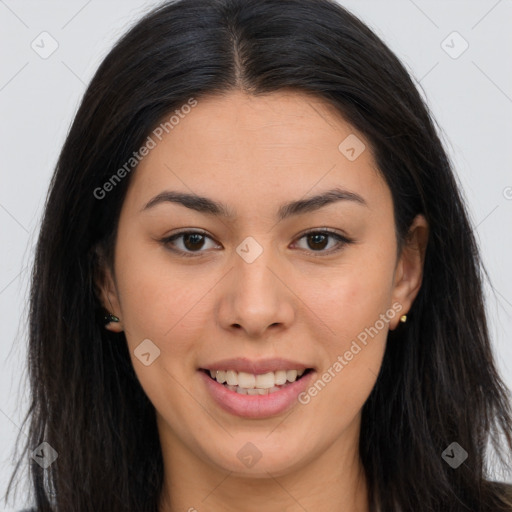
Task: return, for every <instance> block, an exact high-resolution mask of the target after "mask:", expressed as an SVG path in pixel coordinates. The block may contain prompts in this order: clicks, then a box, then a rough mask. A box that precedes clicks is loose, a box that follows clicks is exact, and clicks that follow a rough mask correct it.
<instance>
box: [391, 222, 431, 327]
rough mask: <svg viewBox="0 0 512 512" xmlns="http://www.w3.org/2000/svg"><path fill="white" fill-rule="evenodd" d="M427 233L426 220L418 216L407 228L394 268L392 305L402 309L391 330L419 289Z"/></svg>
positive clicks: (408, 308)
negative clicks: (395, 304) (394, 304)
mask: <svg viewBox="0 0 512 512" xmlns="http://www.w3.org/2000/svg"><path fill="white" fill-rule="evenodd" d="M428 233H429V228H428V222H427V220H426V219H425V217H424V216H423V215H421V214H418V215H417V216H416V217H415V218H414V220H413V222H412V224H411V227H410V228H409V232H408V236H407V238H406V240H405V242H404V246H403V248H402V252H401V254H400V257H399V260H398V263H397V267H396V272H395V283H394V289H393V297H392V303H395V302H398V303H399V304H400V305H401V306H402V309H401V310H400V313H399V316H397V317H396V318H395V319H394V320H393V321H392V322H391V325H390V329H391V330H394V329H396V328H397V326H398V324H399V322H400V319H401V317H402V316H403V315H407V313H408V311H409V310H410V308H411V306H412V304H413V302H414V299H415V298H416V296H417V294H418V292H419V290H420V288H421V283H422V279H423V268H424V262H425V254H426V248H427V243H428Z"/></svg>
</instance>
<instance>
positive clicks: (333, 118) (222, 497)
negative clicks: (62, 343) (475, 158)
mask: <svg viewBox="0 0 512 512" xmlns="http://www.w3.org/2000/svg"><path fill="white" fill-rule="evenodd" d="M350 134H356V135H357V137H358V138H359V139H360V140H361V141H363V142H364V144H365V145H366V149H365V150H364V151H363V152H362V153H361V154H360V156H359V157H358V158H356V159H355V160H354V161H350V160H349V159H347V158H346V156H345V155H344V154H342V153H341V152H340V150H339V149H338V146H339V144H340V143H341V142H342V141H343V140H344V139H345V138H346V137H347V136H348V135H350ZM130 179H131V182H130V185H129V188H128V192H127V195H126V198H125V201H124V203H123V207H122V211H121V214H120V220H119V229H118V234H117V240H116V249H115V257H114V267H113V272H111V271H110V270H109V269H106V272H105V279H104V280H103V281H102V283H101V288H102V301H103V303H104V305H105V307H106V308H107V309H108V310H109V311H110V312H112V313H113V314H115V315H116V316H118V317H119V318H120V322H119V323H110V324H108V325H107V329H110V330H111V331H115V332H119V331H123V330H124V331H125V334H126V339H127V343H128V345H129V349H130V354H131V357H132V362H133V366H134V368H135V371H136V374H137V377H138V379H139V380H140V383H141V385H142V387H143V389H144V391H145V392H146V394H147V396H148V397H149V399H150V400H151V402H152V403H153V404H154V406H155V409H156V414H157V424H158V430H159V436H160V440H161V445H162V451H163V457H164V466H165V468H164V482H165V483H164V489H163V493H162V497H161V503H160V508H159V510H160V512H177V511H190V512H192V511H194V510H197V511H209V512H221V511H222V512H225V511H228V512H231V511H239V510H245V511H248V512H253V511H254V512H255V511H259V510H266V511H267V512H278V511H279V512H283V511H286V512H296V511H301V512H302V511H303V510H304V509H306V510H323V511H325V512H331V511H332V512H334V511H339V510H350V511H354V512H355V511H357V512H368V510H369V508H368V501H367V486H366V481H365V478H364V473H363V470H362V465H361V462H360V459H359V455H358V440H359V431H360V420H361V408H362V407H363V404H364V403H365V401H366V399H367V397H368V395H369V394H370V392H371V390H372V388H373V386H374V384H375V380H376V376H377V374H378V372H379V368H380V365H381V363H382V357H383V354H384V349H385V345H386V337H387V332H388V329H396V328H397V327H398V325H399V317H400V315H402V314H406V313H407V311H408V310H409V309H410V307H411V304H412V303H413V301H414V299H415V297H416V295H417V293H418V291H419V288H420V286H421V278H422V272H423V261H424V252H425V247H426V243H427V238H428V225H427V222H426V220H425V218H424V217H423V216H421V215H419V216H418V217H416V218H415V219H414V222H413V224H412V226H411V230H410V240H409V243H408V244H407V245H406V246H405V247H404V248H403V250H402V251H401V253H400V254H398V250H397V243H396V237H395V231H394V229H395V228H394V217H393V203H392V196H391V192H390V190H389V188H388V187H387V185H386V183H385V182H384V180H383V179H382V177H381V176H380V174H379V173H378V171H377V169H376V164H375V160H374V157H373V155H372V152H371V148H370V145H369V142H368V141H367V140H366V139H365V138H364V136H363V135H361V134H360V133H358V132H357V131H356V130H355V129H354V128H353V127H351V126H350V125H349V124H348V123H347V122H346V121H345V120H344V119H343V118H342V117H340V115H339V114H338V113H337V112H336V111H335V110H334V109H333V108H332V107H330V106H329V105H328V104H326V103H324V102H323V101H322V100H321V99H318V98H315V97H312V96H310V95H306V94H303V93H300V92H293V91H280V92H278V93H272V94H269V95H265V96H258V97H254V96H251V95H247V94H245V93H242V92H238V91H237V92H230V93H227V94H225V95H223V96H216V97H209V98H201V99H199V100H198V104H197V106H196V107H195V108H193V109H192V111H191V112H190V113H189V114H188V115H186V116H185V117H184V118H183V119H181V120H180V122H179V124H177V125H176V126H175V127H174V129H173V130H172V131H170V132H169V133H168V134H166V135H165V136H164V137H163V139H162V141H161V142H159V143H158V144H157V146H156V147H155V148H154V149H152V150H151V151H150V153H149V154H148V155H147V156H146V157H145V158H144V159H143V161H142V162H141V163H140V164H139V166H138V168H137V170H136V172H134V173H133V175H132V176H131V178H130ZM334 187H340V188H343V189H346V190H349V191H351V192H354V193H357V194H359V195H360V196H362V197H363V198H364V200H365V201H366V203H367V206H364V205H361V204H358V203H356V202H354V201H338V202H335V203H332V204H329V205H328V206H324V207H323V208H321V209H318V210H316V211H314V212H308V213H305V214H302V215H298V216H295V217H290V218H288V219H285V220H282V221H280V222H277V220H276V212H277V210H278V208H279V206H280V205H281V204H283V203H285V202H289V201H293V200H298V199H303V198H305V197H310V196H312V195H316V194H318V193H320V192H323V191H326V190H329V189H332V188H334ZM165 190H174V191H180V192H187V193H191V192H193V193H196V194H199V195H202V196H207V197H209V198H212V199H214V200H216V201H220V202H222V203H224V204H226V205H227V206H228V207H229V208H230V209H231V210H232V211H233V212H234V214H235V216H234V217H233V218H232V219H226V218H216V217H214V216H212V215H207V214H204V213H199V212H197V211H193V210H191V209H189V208H186V207H185V206H182V205H178V204H175V203H171V202H167V203H160V204H158V205H155V206H154V207H152V208H149V209H147V210H144V211H141V210H142V209H143V208H144V206H145V205H146V204H147V203H148V202H149V201H150V200H151V199H152V198H153V197H154V196H156V195H158V194H159V193H161V192H163V191H165ZM322 228H330V229H332V230H334V231H337V232H339V233H340V234H344V235H345V236H347V237H349V238H352V239H354V240H355V241H354V243H351V244H347V245H343V244H342V245H341V246H339V247H340V250H338V251H337V252H332V250H333V249H335V248H336V247H337V246H338V243H337V241H336V239H335V238H329V239H328V240H327V241H326V242H324V243H323V245H322V243H319V242H318V239H317V241H316V242H315V240H313V241H311V239H309V242H308V237H304V235H303V232H304V231H306V230H308V231H310V230H315V231H321V229H322ZM186 229H193V230H204V231H206V232H207V234H208V237H210V238H208V237H207V238H204V239H201V238H200V239H199V240H196V241H193V242H192V243H191V242H190V240H188V242H187V238H186V237H181V238H179V239H177V240H175V242H174V246H173V245H172V243H168V244H167V246H166V245H165V243H163V242H162V241H161V239H163V238H164V237H166V236H169V235H171V234H176V233H177V232H178V231H182V230H186ZM248 236H251V237H253V238H254V239H255V240H256V241H257V242H258V243H259V244H260V246H261V247H262V249H263V252H262V254H261V255H260V256H259V257H258V258H257V259H256V260H255V261H254V262H252V263H250V264H249V263H247V262H246V261H245V260H244V259H242V258H241V257H240V256H239V255H238V254H237V252H236V248H237V246H238V245H239V244H240V243H241V242H242V241H243V240H244V239H245V238H246V237H248ZM201 242H202V245H201ZM194 244H195V245H194ZM315 244H316V245H315ZM171 247H174V249H175V250H177V251H179V250H181V251H185V252H186V251H187V249H188V252H189V253H191V252H192V253H193V254H196V255H198V256H196V257H188V258H187V257H180V256H179V254H177V253H175V252H172V250H171ZM194 250H195V252H194ZM394 303H395V304H396V303H398V304H399V307H400V306H401V310H400V312H399V313H396V314H395V315H394V317H393V318H391V319H389V321H388V322H386V323H385V326H384V328H381V329H380V330H379V331H378V334H377V335H374V337H373V338H369V339H368V343H367V345H366V346H364V347H363V348H362V350H361V351H360V352H359V353H358V354H357V355H355V356H354V357H353V359H352V360H351V361H349V362H348V361H347V364H346V366H344V367H343V369H342V371H340V372H339V373H337V374H336V377H334V378H332V379H331V381H330V382H329V383H328V384H327V385H326V386H325V387H324V388H323V389H322V390H321V391H320V392H319V393H318V394H317V395H316V396H315V397H313V398H311V400H310V402H309V403H307V404H306V405H303V404H299V403H297V404H295V405H294V406H293V408H292V409H291V411H287V412H286V413H283V414H280V415H278V416H274V417H272V418H266V419H261V418H260V419H244V418H240V417H237V416H234V415H232V414H230V413H228V412H226V411H224V410H223V409H221V408H219V407H218V406H217V405H216V404H215V403H214V402H213V401H212V399H211V398H210V396H209V394H208V392H207V390H206V387H205V385H204V382H203V381H202V379H201V378H200V375H199V374H198V372H197V368H199V367H204V365H206V364H207V363H212V362H214V361H218V360H220V359H224V358H228V357H235V356H240V357H247V358H249V359H254V360H256V359H264V358H268V357H283V358H287V357H288V358H289V357H293V359H295V360H298V361H301V362H303V363H304V364H306V365H307V366H308V367H314V368H316V369H317V377H319V376H321V375H322V374H323V373H324V372H325V371H327V369H328V368H330V367H331V368H332V366H333V364H334V363H335V362H336V361H337V358H338V356H339V355H343V354H344V353H345V352H346V351H347V350H349V349H350V347H351V343H352V342H353V341H354V340H356V339H357V336H358V334H360V333H361V332H362V331H364V329H365V328H367V327H370V326H374V325H375V323H376V321H377V320H378V319H379V318H380V315H381V314H385V313H386V311H387V310H390V309H392V305H393V304H394ZM400 328H403V329H406V328H407V324H405V325H402V324H400ZM144 339H150V340H151V341H152V342H153V343H154V344H155V345H156V346H157V347H158V348H159V350H160V356H159V357H158V358H156V359H155V360H154V362H153V363H152V364H150V365H149V366H145V365H143V364H141V362H140V360H139V359H138V358H137V357H136V356H135V355H134V350H135V349H136V348H137V346H138V345H139V344H140V343H141V341H142V340H144ZM360 345H361V344H360ZM361 346H362V345H361ZM315 380H316V379H315ZM247 442H251V443H252V444H253V445H255V446H256V447H257V449H258V450H259V452H260V453H261V455H262V456H261V459H260V460H259V461H258V462H257V463H256V464H255V465H253V466H252V467H250V468H248V467H245V466H244V464H242V463H241V461H240V460H239V458H238V457H237V453H238V451H239V450H240V449H241V448H242V447H243V446H244V445H245V444H246V443H247Z"/></svg>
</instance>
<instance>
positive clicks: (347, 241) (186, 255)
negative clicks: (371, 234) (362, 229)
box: [160, 229, 355, 258]
mask: <svg viewBox="0 0 512 512" xmlns="http://www.w3.org/2000/svg"><path fill="white" fill-rule="evenodd" d="M185 235H203V236H204V237H206V238H210V240H213V238H211V237H210V236H209V235H208V234H207V233H206V232H204V231H196V230H194V231H181V232H180V233H175V234H174V235H171V236H168V237H165V238H162V239H161V240H160V242H161V243H162V244H163V245H164V246H165V247H167V248H168V249H169V250H171V251H173V252H175V253H177V254H178V255H179V256H180V257H184V258H190V257H192V258H194V257H198V256H200V255H201V253H203V252H205V251H201V250H199V251H189V252H187V251H183V250H181V249H173V248H171V247H169V246H170V244H171V242H174V241H175V240H176V239H178V238H180V237H183V236H185ZM308 235H328V236H330V237H332V238H335V239H336V240H337V241H338V246H337V247H336V248H335V249H330V250H328V251H323V250H320V251H306V252H307V253H309V254H313V255H314V256H317V255H318V254H320V256H321V255H330V254H333V253H335V252H338V251H340V250H341V249H342V248H343V247H344V246H346V245H349V244H351V243H353V242H354V241H355V240H353V239H350V238H347V237H346V236H343V235H341V234H339V233H337V232H336V231H332V230H330V229H316V230H311V231H307V232H305V233H302V234H301V235H300V236H299V237H298V238H297V240H301V239H302V238H304V237H306V236H308Z"/></svg>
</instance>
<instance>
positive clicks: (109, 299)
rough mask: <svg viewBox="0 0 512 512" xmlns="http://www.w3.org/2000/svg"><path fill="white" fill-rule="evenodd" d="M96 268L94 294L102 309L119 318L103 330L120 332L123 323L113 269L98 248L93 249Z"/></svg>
mask: <svg viewBox="0 0 512 512" xmlns="http://www.w3.org/2000/svg"><path fill="white" fill-rule="evenodd" d="M95 253H96V262H97V264H96V267H95V273H94V284H95V288H96V294H97V296H98V299H99V300H100V302H101V305H102V306H103V308H104V309H105V310H106V311H107V312H108V313H111V314H112V315H114V316H117V318H119V322H109V323H108V324H106V325H105V329H107V330H109V331H112V332H122V331H123V322H122V316H121V306H120V302H119V295H118V292H117V286H116V281H115V276H114V272H113V269H111V268H110V265H108V262H107V259H106V257H105V255H104V251H103V250H102V249H100V248H98V247H97V248H96V249H95Z"/></svg>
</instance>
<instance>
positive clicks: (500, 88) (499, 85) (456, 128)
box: [0, 0, 512, 510]
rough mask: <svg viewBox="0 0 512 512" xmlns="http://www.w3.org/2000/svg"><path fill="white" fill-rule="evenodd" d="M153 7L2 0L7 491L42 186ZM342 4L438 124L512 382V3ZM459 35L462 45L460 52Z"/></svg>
mask: <svg viewBox="0 0 512 512" xmlns="http://www.w3.org/2000/svg"><path fill="white" fill-rule="evenodd" d="M158 3H159V2H156V1H149V0H147V1H143V0H123V1H120V0H116V1H114V0H103V1H100V0H89V1H86V0H73V1H69V0H67V1H64V0H62V1H55V0H53V1H44V2H41V1H40V0H38V1H29V0H0V45H1V46H0V47H1V48H2V51H1V66H0V108H1V123H0V126H1V128H0V129H1V133H0V141H1V150H2V151H1V153H0V154H1V160H0V176H1V181H0V184H1V186H0V226H1V250H0V254H1V265H0V315H1V316H0V319H1V325H2V335H1V338H0V352H1V358H0V365H1V367H0V368H1V369H0V372H1V376H0V453H1V454H2V460H1V461H0V464H1V465H0V468H1V469H0V493H2V494H3V493H4V492H5V488H6V484H7V480H8V478H9V477H10V474H11V471H12V468H13V465H12V450H13V446H14V441H15V436H16V435H17V434H18V432H19V425H20V424H21V418H22V415H24V414H25V412H26V408H27V405H28V398H27V387H26V372H25V369H24V368H25V356H26V349H25V346H26V308H27V290H28V277H29V271H30V265H31V262H32V256H33V247H34V244H35V242H36V239H37V233H38V225H39V220H40V216H41V213H42V207H43V204H44V199H45V195H46V191H47V187H48V184H49V180H50V177H51V175H52V172H53V168H54V166H55V163H56V160H57V157H58V153H59V151H60V148H61V146H62V143H63V142H64V138H65V136H66V133H67V131H68V128H69V126H70V123H71V120H72V118H73V116H74V114H75V112H76V109H77V107H78V103H79V101H80V99H81V97H82V95H83V93H84V91H85V87H86V84H87V83H88V82H89V80H90V79H91V77H92V75H93V73H94V71H95V70H96V68H97V67H98V65H99V64H100V62H101V60H102V59H103V58H104V56H105V55H106V53H107V52H108V50H109V49H110V48H111V46H112V44H113V43H114V41H115V40H117V39H118V38H119V36H120V35H121V34H123V33H124V32H125V31H126V29H127V28H128V26H130V25H131V24H133V23H134V22H135V21H136V20H137V19H138V18H140V16H141V15H142V14H143V13H144V12H146V11H147V10H148V9H149V8H150V7H151V6H153V5H156V4H158ZM341 3H342V4H343V5H345V6H346V7H348V8H349V9H350V10H352V11H353V12H354V13H355V14H357V15H358V16H360V17H361V18H362V19H363V21H365V22H366V23H368V24H369V25H370V26H371V27H372V28H373V29H374V30H375V31H376V32H377V34H378V35H380V36H381V37H382V38H383V39H384V41H385V42H386V43H387V44H388V45H389V46H390V47H391V49H392V50H393V51H394V52H395V53H396V54H397V55H398V56H399V58H401V59H402V61H403V62H404V63H405V64H406V66H407V67H408V69H409V70H410V72H411V73H412V74H413V76H414V77H415V78H416V80H417V81H418V83H419V84H420V88H421V89H422V94H423V95H424V96H425V97H426V98H427V101H428V103H429V104H430V106H431V109H432V111H433V113H434V116H435V117H436V118H437V121H438V123H439V125H440V126H441V127H442V131H443V140H444V141H445V143H446V147H447V149H448V151H449V154H450V156H451V158H452V161H453V162H454V164H455V168H456V171H457V173H458V176H459V179H460V182H461V184H462V186H463V189H464V193H465V195H466V197H467V201H468V204H469V209H470V212H471V217H472V221H473V223H474V226H475V227H476V232H477V236H478V239H479V242H480V245H481V250H482V252H483V258H484V262H485V264H486V266H487V268H488V270H489V273H490V277H491V280H492V284H493V286H494V288H495V292H496V294H495V295H494V294H492V293H490V288H489V287H488V286H487V287H486V293H487V299H488V303H487V308H488V312H489V319H490V327H491V333H492V337H493V340H494V347H495V352H496V354H497V360H498V364H499V368H500V370H501V373H502V375H503V377H504V379H505V381H506V383H507V385H508V386H509V388H512V344H511V343H510V334H509V333H510V332H511V328H512V268H511V266H510V262H511V261H512V172H511V151H510V146H511V145H512V115H511V114H512V70H511V65H510V62H512V59H511V55H510V54H511V49H512V31H511V30H510V26H511V25H512V1H511V0H499V1H497V0H477V1H474V0H473V1H470V0H460V1H456V0H428V1H427V0H414V1H413V0H395V1H383V0H342V1H341ZM43 31H46V32H48V33H49V34H50V35H51V37H52V38H53V39H55V40H56V41H57V43H58V48H57V50H56V51H55V52H54V53H53V54H52V55H50V56H49V57H48V58H46V59H43V58H41V57H40V55H39V54H38V53H36V51H34V50H33V49H32V47H31V44H32V42H33V41H35V42H34V45H39V48H41V49H40V50H39V51H43V45H44V49H46V50H48V49H49V48H51V46H50V45H51V40H50V39H49V38H48V36H40V34H41V32H43ZM454 31H456V32H458V33H459V34H460V36H461V37H462V38H463V39H461V38H460V37H459V36H457V35H453V34H452V33H453V32H454ZM451 34H452V35H451ZM41 38H46V39H44V41H43V42H41ZM443 41H445V42H444V43H443ZM464 41H467V44H469V47H468V48H467V50H466V51H465V52H464V53H462V54H461V55H458V54H459V53H460V52H461V50H463V49H464V47H465V42H464ZM450 53H451V56H450ZM453 57H457V58H453ZM21 435H22V436H23V437H24V435H25V434H21ZM26 489H27V484H26V483H25V482H22V483H21V485H20V493H19V500H18V502H16V503H9V507H14V509H15V510H16V509H19V508H22V507H23V506H25V505H26V504H27V503H25V500H24V499H23V498H24V496H26V495H27V492H26ZM3 508H4V505H3V503H2V504H0V509H3ZM8 510H11V508H9V509H8Z"/></svg>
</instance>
